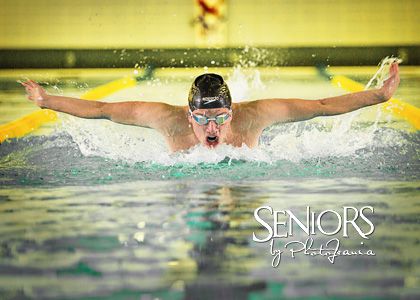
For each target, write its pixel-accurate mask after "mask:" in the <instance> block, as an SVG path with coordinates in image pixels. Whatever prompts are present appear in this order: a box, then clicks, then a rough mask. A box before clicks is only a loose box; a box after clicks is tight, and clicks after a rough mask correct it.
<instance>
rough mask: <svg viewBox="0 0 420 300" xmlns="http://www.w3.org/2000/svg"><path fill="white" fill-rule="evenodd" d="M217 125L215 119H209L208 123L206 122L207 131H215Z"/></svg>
mask: <svg viewBox="0 0 420 300" xmlns="http://www.w3.org/2000/svg"><path fill="white" fill-rule="evenodd" d="M218 127H219V126H218V125H217V124H216V122H215V121H209V123H208V124H207V131H216V130H217V129H218Z"/></svg>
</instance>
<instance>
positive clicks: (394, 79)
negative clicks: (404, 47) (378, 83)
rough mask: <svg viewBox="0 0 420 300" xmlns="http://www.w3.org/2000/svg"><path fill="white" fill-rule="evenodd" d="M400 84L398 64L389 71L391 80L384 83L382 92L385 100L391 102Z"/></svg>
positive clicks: (393, 65) (394, 64)
mask: <svg viewBox="0 0 420 300" xmlns="http://www.w3.org/2000/svg"><path fill="white" fill-rule="evenodd" d="M399 84H400V75H399V71H398V63H393V64H392V65H391V67H390V69H389V78H388V79H387V80H385V81H384V84H383V86H382V88H381V89H380V91H381V92H382V96H383V99H384V100H389V99H390V98H391V97H392V95H394V93H395V91H396V90H397V88H398V86H399Z"/></svg>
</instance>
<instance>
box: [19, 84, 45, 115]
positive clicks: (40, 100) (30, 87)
mask: <svg viewBox="0 0 420 300" xmlns="http://www.w3.org/2000/svg"><path fill="white" fill-rule="evenodd" d="M18 82H19V83H20V84H21V85H23V86H24V87H25V90H26V95H27V97H28V99H29V100H31V101H33V102H34V103H35V104H36V105H38V106H39V107H41V108H44V107H46V100H47V98H48V94H47V92H46V91H45V90H44V88H42V87H41V86H40V85H39V84H38V83H36V82H35V81H33V80H27V81H25V82H23V81H18Z"/></svg>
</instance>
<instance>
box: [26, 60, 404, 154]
mask: <svg viewBox="0 0 420 300" xmlns="http://www.w3.org/2000/svg"><path fill="white" fill-rule="evenodd" d="M389 73H390V74H389V78H388V79H387V80H386V81H385V82H384V84H383V86H382V87H381V88H379V89H372V90H367V91H363V92H357V93H351V94H346V95H342V96H338V97H331V98H325V99H320V100H302V99H263V100H255V101H248V102H241V103H232V99H231V96H230V93H229V89H228V86H227V84H226V82H225V81H224V80H223V78H222V77H221V76H220V75H217V74H204V75H200V76H198V77H197V78H196V79H195V80H194V83H193V84H192V87H191V90H190V94H189V97H188V106H186V105H185V106H174V105H169V104H165V103H160V102H142V101H129V102H117V103H107V102H94V101H86V100H81V99H75V98H68V97H61V96H54V95H49V94H47V93H46V91H45V90H44V89H43V88H42V87H41V86H39V85H38V84H37V83H36V82H34V81H32V80H28V81H26V82H22V85H23V86H24V87H25V89H26V92H27V96H28V99H29V100H31V101H33V102H34V103H35V104H36V105H38V106H39V107H41V108H48V109H52V110H55V111H59V112H64V113H67V114H70V115H73V116H76V117H80V118H87V119H108V120H111V121H114V122H117V123H122V124H128V125H136V126H141V127H148V128H153V129H156V130H157V131H159V132H160V133H161V134H162V135H163V136H164V137H165V139H166V142H167V144H168V146H169V148H170V149H171V151H180V150H185V149H188V148H191V147H193V146H195V145H197V144H202V145H204V146H206V147H209V148H214V147H217V146H218V145H220V144H224V143H225V144H229V145H233V146H235V147H241V146H242V145H244V144H245V145H247V146H248V147H255V146H257V145H258V141H259V137H260V135H261V133H262V132H263V130H264V128H266V127H269V126H271V125H273V124H275V123H286V122H295V121H303V120H309V119H312V118H315V117H318V116H333V115H339V114H344V113H347V112H351V111H354V110H357V109H359V108H362V107H365V106H370V105H375V104H379V103H382V102H385V101H387V100H388V99H390V98H391V97H392V95H393V94H394V92H395V90H396V89H397V87H398V85H399V82H400V78H399V74H398V63H393V64H392V65H391V67H390V72H389Z"/></svg>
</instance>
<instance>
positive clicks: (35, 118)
mask: <svg viewBox="0 0 420 300" xmlns="http://www.w3.org/2000/svg"><path fill="white" fill-rule="evenodd" d="M136 83H137V80H136V78H133V77H125V78H121V79H118V80H114V81H111V82H109V83H107V84H104V85H101V86H98V87H96V88H93V89H91V90H90V91H88V92H86V93H85V94H83V95H82V96H81V97H80V98H81V99H85V100H99V99H101V98H104V97H106V96H109V95H111V94H113V93H115V92H117V91H119V90H122V89H125V88H128V87H133V86H135V85H136ZM56 120H58V114H57V113H56V112H55V111H52V110H49V109H41V110H37V111H35V112H33V113H30V114H27V115H26V116H24V117H22V118H19V119H17V120H14V121H12V122H9V123H6V124H4V125H0V143H2V142H3V141H4V140H6V139H10V138H17V137H22V136H24V135H27V134H29V133H31V132H32V131H34V130H35V129H37V128H39V127H40V126H42V125H43V124H45V123H48V122H54V121H56Z"/></svg>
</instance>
